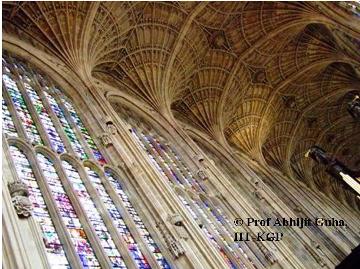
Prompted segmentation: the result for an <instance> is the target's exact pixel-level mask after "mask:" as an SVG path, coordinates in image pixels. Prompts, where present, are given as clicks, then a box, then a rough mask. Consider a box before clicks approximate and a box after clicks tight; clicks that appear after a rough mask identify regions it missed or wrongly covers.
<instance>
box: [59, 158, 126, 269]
mask: <svg viewBox="0 0 360 269" xmlns="http://www.w3.org/2000/svg"><path fill="white" fill-rule="evenodd" d="M62 165H63V167H64V169H65V172H66V175H67V178H68V179H69V181H70V182H71V184H72V187H73V188H74V191H75V193H76V196H77V197H78V198H79V200H80V203H81V205H82V207H83V208H84V210H85V213H86V214H87V217H88V219H89V221H90V223H91V225H92V226H93V227H94V230H95V233H96V235H97V236H98V238H99V240H100V242H101V246H102V247H103V248H104V250H105V253H106V255H107V256H108V257H109V259H110V261H111V264H112V266H113V268H126V266H125V263H124V261H123V259H122V257H121V255H120V253H119V251H118V250H117V248H116V246H115V243H114V241H113V239H112V237H111V235H110V233H109V231H108V229H107V227H106V225H105V223H104V220H103V218H102V217H101V216H100V214H99V211H98V209H97V208H96V206H95V204H94V202H93V200H92V198H91V197H90V194H89V193H88V191H87V189H86V188H85V185H84V183H83V182H82V179H81V178H80V175H79V173H78V172H77V171H76V169H75V168H74V167H73V166H72V165H71V164H70V163H68V162H67V161H62Z"/></svg>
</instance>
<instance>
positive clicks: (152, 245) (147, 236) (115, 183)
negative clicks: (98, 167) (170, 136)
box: [106, 170, 170, 269]
mask: <svg viewBox="0 0 360 269" xmlns="http://www.w3.org/2000/svg"><path fill="white" fill-rule="evenodd" d="M106 177H107V179H108V180H109V181H110V183H111V185H112V186H113V188H114V189H115V191H116V193H117V194H118V195H119V197H120V199H121V201H122V202H123V204H124V206H125V208H126V210H127V211H128V213H129V214H130V216H131V217H132V219H133V221H134V222H135V225H136V227H137V228H138V230H139V231H140V234H141V236H142V237H143V238H144V240H145V242H146V243H147V244H148V246H149V248H150V250H151V252H152V253H153V254H154V256H155V258H156V260H157V262H158V264H159V265H160V267H161V268H164V269H167V268H170V266H169V264H168V263H167V261H166V259H165V258H164V256H163V255H162V254H161V251H160V249H159V247H158V246H157V244H156V243H155V242H154V240H153V239H152V237H151V235H150V233H149V232H148V230H147V229H146V227H145V225H144V223H143V221H142V220H141V218H140V217H139V215H138V213H137V212H136V210H135V208H134V207H133V205H132V204H131V202H130V200H129V197H128V195H127V194H126V193H125V192H124V190H123V188H122V186H121V184H120V182H119V180H118V179H117V178H116V177H115V176H114V175H113V173H111V172H110V171H109V170H107V171H106Z"/></svg>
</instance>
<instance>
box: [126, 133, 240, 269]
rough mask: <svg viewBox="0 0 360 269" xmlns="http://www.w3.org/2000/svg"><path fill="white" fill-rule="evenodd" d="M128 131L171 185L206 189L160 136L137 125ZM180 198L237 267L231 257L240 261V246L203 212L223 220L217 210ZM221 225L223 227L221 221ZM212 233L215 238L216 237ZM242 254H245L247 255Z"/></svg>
mask: <svg viewBox="0 0 360 269" xmlns="http://www.w3.org/2000/svg"><path fill="white" fill-rule="evenodd" d="M131 133H132V135H133V137H134V138H135V141H136V142H137V144H139V145H140V147H141V148H142V149H143V150H144V151H145V152H146V153H147V155H148V156H149V158H150V161H151V162H152V163H153V164H154V166H155V167H156V168H157V170H158V171H159V172H160V173H161V174H162V175H164V176H165V177H166V178H167V179H168V180H169V181H168V182H169V183H170V185H171V186H173V187H175V186H178V187H180V188H182V189H185V187H190V188H191V189H192V190H193V191H194V192H196V193H205V189H204V188H203V186H201V184H199V182H198V181H197V180H196V179H195V177H194V176H193V175H192V174H191V172H190V170H189V169H188V168H187V167H186V165H185V163H184V161H183V160H182V159H181V157H180V156H179V154H177V153H176V152H175V150H174V149H173V148H172V147H170V146H168V145H164V144H163V143H160V142H159V140H157V139H156V138H155V137H154V136H152V135H150V134H146V133H145V132H142V131H138V130H136V128H132V129H131ZM179 198H180V200H181V201H182V203H183V204H184V206H185V208H186V209H187V210H188V211H189V213H190V214H191V215H192V216H193V218H194V219H195V220H199V219H200V217H199V215H198V214H200V215H201V217H202V218H203V219H204V220H205V222H206V223H207V225H205V226H203V228H202V230H203V231H204V233H205V235H206V236H207V237H208V238H209V240H210V242H212V243H213V244H214V246H215V247H216V248H217V249H218V250H219V252H220V253H221V256H222V257H223V258H224V260H225V261H226V263H227V264H228V265H229V268H236V265H235V262H234V260H237V262H238V263H240V264H242V265H243V263H242V262H241V260H240V257H239V255H238V253H237V252H238V251H240V252H242V250H241V249H240V250H239V246H238V245H236V247H235V248H236V250H235V249H234V247H232V246H231V244H232V245H234V243H233V242H229V238H230V239H231V236H230V237H228V239H225V237H224V235H226V236H229V234H230V233H229V231H227V230H226V229H223V228H220V229H219V228H218V227H217V226H216V225H214V223H213V222H212V221H211V219H210V218H209V216H208V215H207V213H205V208H206V209H207V211H208V212H209V213H208V214H211V215H212V216H214V217H215V219H216V220H218V221H219V223H223V222H224V219H222V218H221V217H220V216H219V214H216V213H215V210H214V209H213V208H211V206H210V205H209V204H207V203H204V202H202V201H198V202H193V204H194V205H193V206H195V207H196V209H197V212H198V213H196V212H195V211H194V210H193V209H192V208H191V206H190V204H189V203H188V202H187V201H186V200H185V199H184V198H183V197H181V196H179ZM199 204H200V205H201V206H200V205H199ZM206 226H208V227H211V229H208V228H207V227H206ZM220 227H223V225H221V226H220ZM215 235H216V238H218V239H216V238H215ZM217 240H219V242H221V243H222V244H223V245H224V246H225V249H226V251H225V249H224V248H223V247H221V246H220V244H219V242H217ZM227 253H231V255H228V254H227ZM230 256H233V257H230ZM245 257H246V258H247V256H245ZM233 259H234V260H233Z"/></svg>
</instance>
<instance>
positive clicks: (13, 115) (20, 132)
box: [2, 81, 29, 141]
mask: <svg viewBox="0 0 360 269" xmlns="http://www.w3.org/2000/svg"><path fill="white" fill-rule="evenodd" d="M2 83H3V85H2V90H3V92H2V94H3V98H4V99H5V102H6V105H7V107H8V109H9V112H10V116H11V119H12V121H13V123H14V126H15V129H16V131H17V133H18V135H19V137H20V138H23V139H24V140H25V141H29V138H28V137H27V134H26V132H25V129H24V126H23V125H22V123H21V121H20V120H19V119H20V117H19V116H18V115H17V112H16V109H15V106H14V104H13V101H12V99H11V97H10V95H9V93H8V91H7V89H6V86H5V83H4V81H2Z"/></svg>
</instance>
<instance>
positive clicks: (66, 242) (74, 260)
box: [27, 154, 82, 269]
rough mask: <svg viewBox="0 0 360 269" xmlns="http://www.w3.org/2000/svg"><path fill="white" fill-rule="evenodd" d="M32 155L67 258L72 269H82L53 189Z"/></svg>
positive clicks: (35, 173) (38, 180)
mask: <svg viewBox="0 0 360 269" xmlns="http://www.w3.org/2000/svg"><path fill="white" fill-rule="evenodd" d="M28 155H30V154H27V158H28V160H29V162H30V164H31V167H32V170H33V172H34V175H35V178H36V181H37V182H38V184H39V188H40V191H41V194H42V196H43V198H44V201H45V203H46V206H47V208H48V211H49V215H50V217H51V220H52V221H53V222H54V226H55V229H56V231H57V233H58V235H59V239H60V241H61V243H62V244H63V247H64V250H65V253H66V254H67V255H66V256H67V258H68V260H69V263H70V264H71V267H72V268H74V269H81V268H82V265H81V261H80V259H79V256H78V255H77V253H76V250H75V248H74V245H73V243H72V241H71V239H70V236H69V233H68V231H67V228H66V226H65V224H64V222H63V221H62V219H61V217H60V212H59V209H58V208H57V206H56V204H55V201H54V199H53V196H52V193H51V189H50V187H49V185H48V183H47V181H46V179H45V177H44V176H43V174H42V172H41V168H39V167H38V163H37V160H36V157H35V156H33V154H31V156H28Z"/></svg>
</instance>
